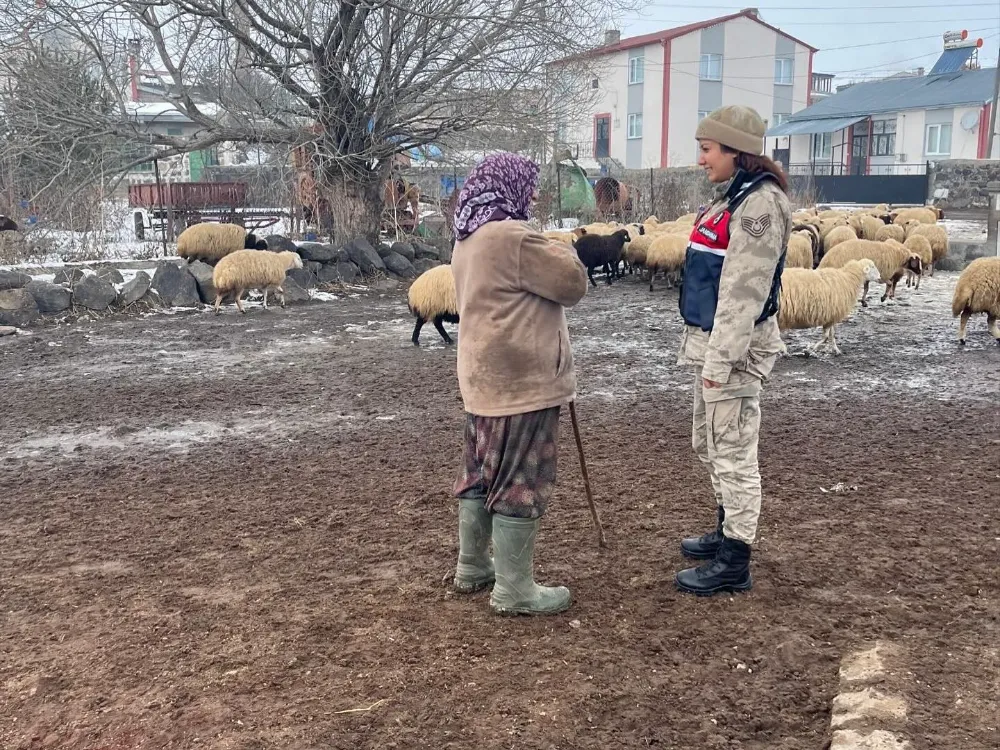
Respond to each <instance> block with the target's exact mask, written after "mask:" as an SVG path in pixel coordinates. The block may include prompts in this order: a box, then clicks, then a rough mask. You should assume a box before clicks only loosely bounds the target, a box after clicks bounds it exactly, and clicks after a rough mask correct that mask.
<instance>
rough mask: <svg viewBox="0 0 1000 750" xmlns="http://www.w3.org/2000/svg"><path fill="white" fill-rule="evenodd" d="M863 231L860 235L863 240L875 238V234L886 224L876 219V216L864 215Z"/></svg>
mask: <svg viewBox="0 0 1000 750" xmlns="http://www.w3.org/2000/svg"><path fill="white" fill-rule="evenodd" d="M860 225H861V233H860V234H859V235H858V236H859V237H860V238H861V239H863V240H874V239H875V235H877V234H878V233H879V230H880V229H882V227H884V226H885V224H884V223H883V222H882V221H881V220H880V219H876V218H875V217H874V216H868V215H866V216H862V217H861V219H860Z"/></svg>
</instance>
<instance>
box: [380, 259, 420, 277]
mask: <svg viewBox="0 0 1000 750" xmlns="http://www.w3.org/2000/svg"><path fill="white" fill-rule="evenodd" d="M383 261H384V262H385V267H386V268H387V269H389V272H390V273H394V274H396V275H397V276H399V277H401V278H404V279H412V278H415V277H416V275H417V272H416V271H415V270H414V269H413V264H412V263H410V261H408V260H407V259H406V258H404V257H403V256H402V255H400V254H399V253H389V254H388V255H387V256H385V258H383Z"/></svg>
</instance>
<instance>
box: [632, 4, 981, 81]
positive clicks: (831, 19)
mask: <svg viewBox="0 0 1000 750" xmlns="http://www.w3.org/2000/svg"><path fill="white" fill-rule="evenodd" d="M748 6H749V7H755V8H757V9H758V10H759V11H760V17H761V19H762V20H764V21H766V22H767V23H769V24H771V25H772V26H777V27H778V28H780V29H781V30H782V31H785V32H787V33H788V34H790V35H791V36H794V37H796V38H798V39H801V40H802V41H804V42H807V43H809V44H812V46H814V47H819V48H820V51H819V52H818V53H816V57H815V61H814V65H813V69H814V70H815V71H816V72H818V73H836V74H837V83H843V82H845V81H848V80H864V79H866V78H870V77H873V76H875V75H877V74H878V73H894V72H897V71H900V70H911V69H913V68H917V67H919V66H923V67H924V68H925V69H927V70H929V69H930V68H931V66H933V65H934V63H935V61H937V59H938V57H939V56H940V55H941V51H942V49H943V45H944V41H943V39H942V35H943V34H944V32H946V31H961V30H962V29H967V30H968V31H969V36H971V37H974V38H975V37H982V39H983V47H982V49H981V50H980V52H979V59H980V64H981V65H982V66H983V67H993V66H994V65H996V60H997V50H998V47H1000V0H958V1H956V0H938V1H937V2H934V1H933V0H912V1H911V2H909V3H907V2H903V0H758V1H757V2H752V0H747V2H745V3H743V4H733V3H732V2H731V0H730V2H729V3H728V4H727V0H707V3H697V2H694V1H693V0H677V2H673V0H660V2H654V3H650V4H648V5H646V6H645V7H644V9H643V10H642V11H640V12H639V13H638V14H630V15H627V16H624V17H623V18H622V19H621V21H620V24H619V25H620V27H621V31H622V36H623V37H626V36H635V35H637V34H648V33H651V32H654V31H660V30H662V29H668V28H671V27H674V26H683V25H685V24H689V23H695V22H698V21H704V20H707V19H709V18H715V17H717V16H724V15H728V14H730V13H736V12H738V11H740V10H742V9H743V8H746V7H748ZM860 45H865V46H860Z"/></svg>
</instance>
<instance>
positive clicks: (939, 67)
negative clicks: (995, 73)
mask: <svg viewBox="0 0 1000 750" xmlns="http://www.w3.org/2000/svg"><path fill="white" fill-rule="evenodd" d="M975 51H976V48H975V47H959V48H958V49H946V50H945V51H944V53H943V54H942V55H941V57H939V58H938V61H937V62H936V63H934V67H933V68H931V72H930V75H932V76H936V75H940V74H941V73H957V72H958V71H960V70H961V69H962V66H963V65H965V63H967V62H968V61H969V58H970V57H972V53H973V52H975Z"/></svg>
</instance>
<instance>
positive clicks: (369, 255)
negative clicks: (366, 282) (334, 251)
mask: <svg viewBox="0 0 1000 750" xmlns="http://www.w3.org/2000/svg"><path fill="white" fill-rule="evenodd" d="M346 249H347V256H348V257H349V258H350V259H351V262H352V263H354V265H356V266H357V267H358V268H360V269H361V273H364V274H373V273H375V272H377V271H384V270H385V263H383V262H382V258H381V257H380V256H379V254H378V253H377V252H375V248H373V247H372V246H371V243H370V242H368V240H366V239H365V238H364V237H359V238H358V239H356V240H351V241H350V242H349V243H348V245H347V248H346Z"/></svg>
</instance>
